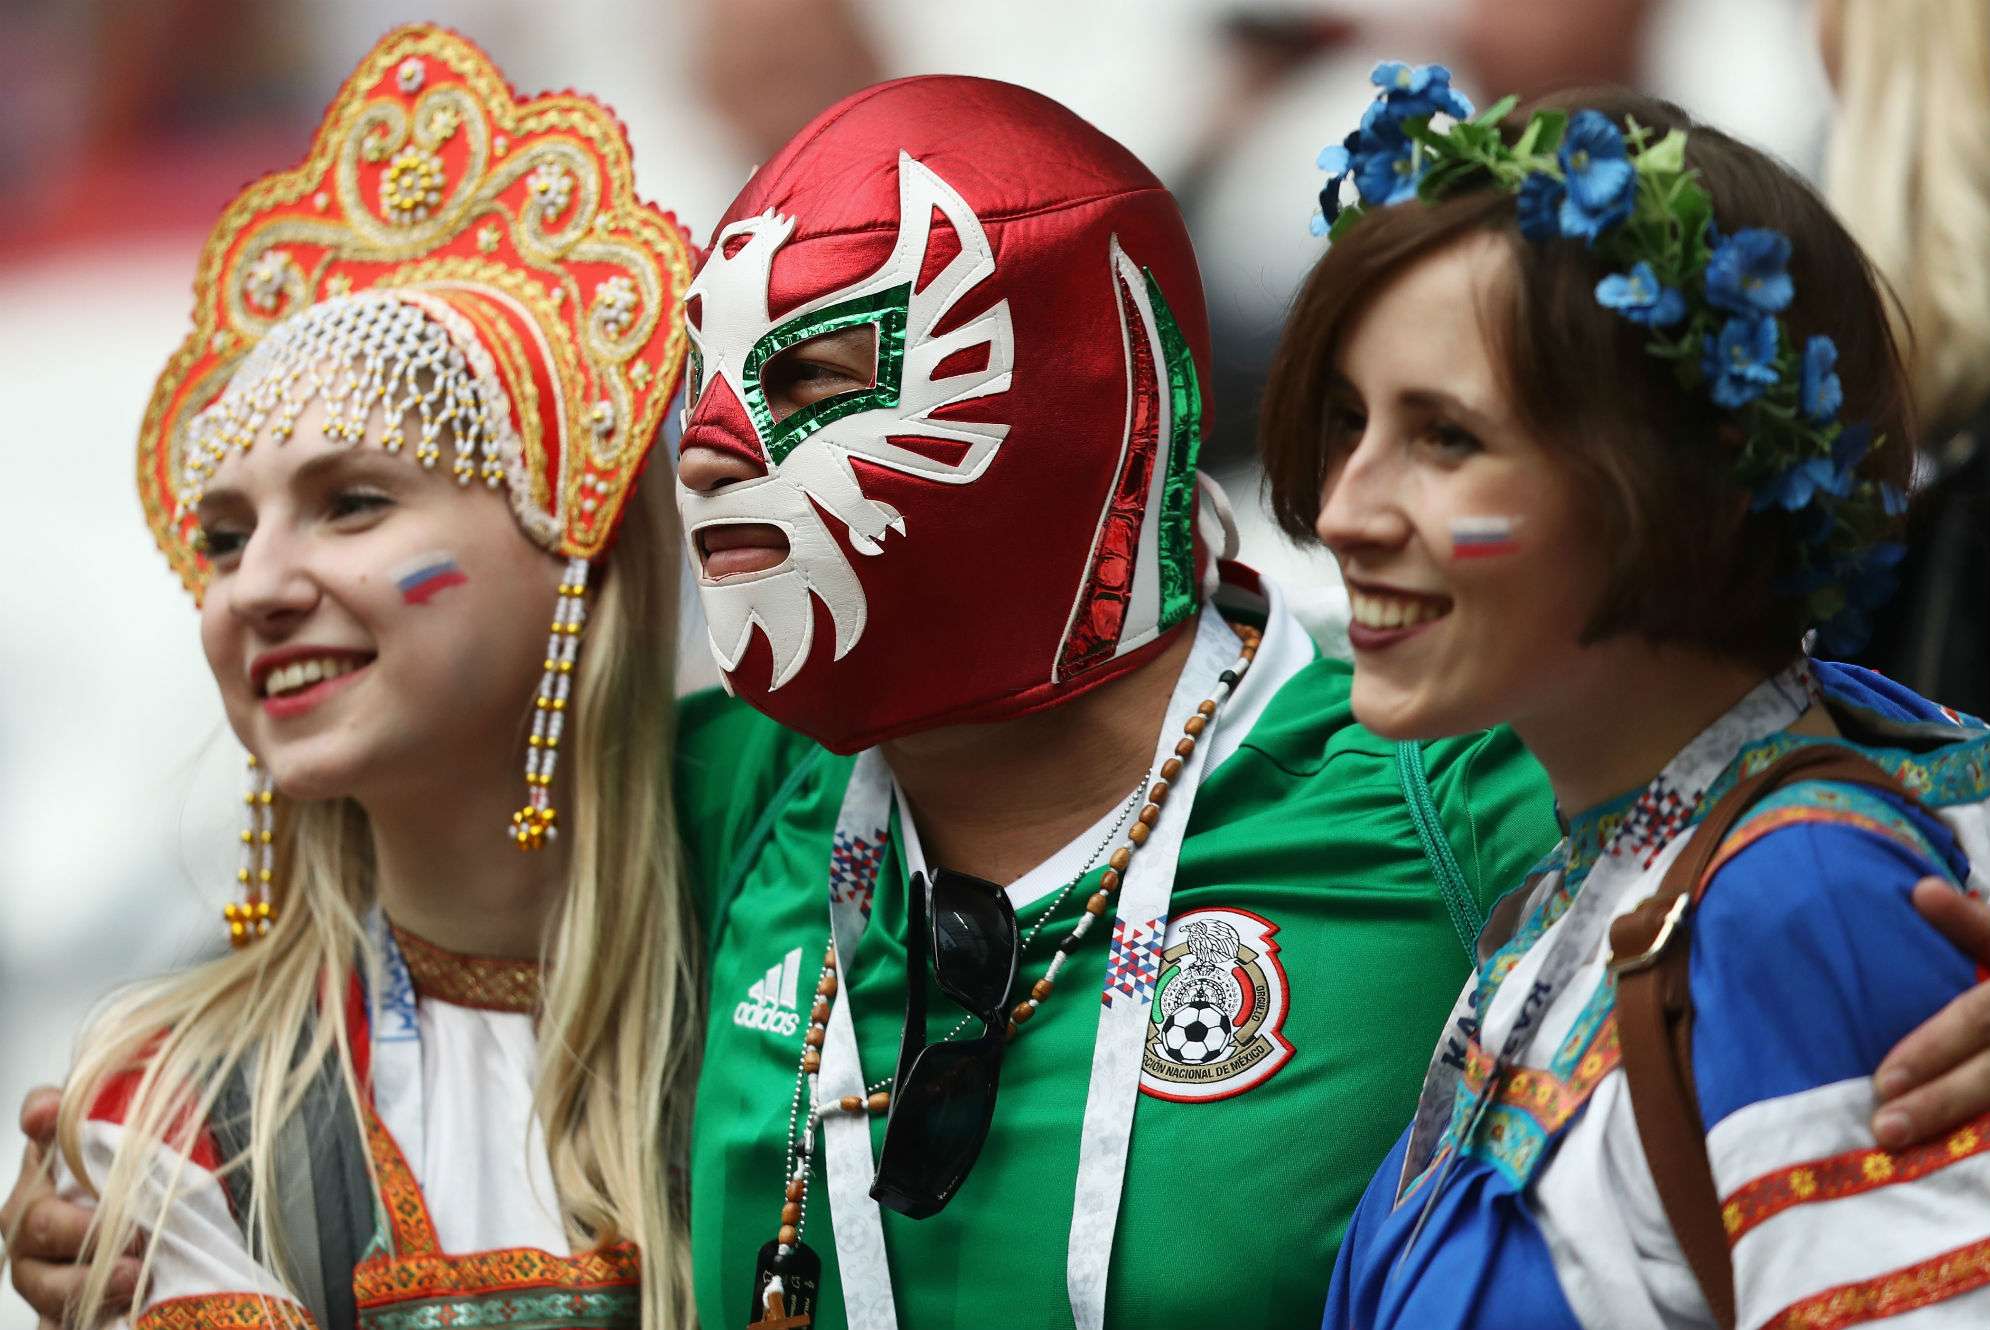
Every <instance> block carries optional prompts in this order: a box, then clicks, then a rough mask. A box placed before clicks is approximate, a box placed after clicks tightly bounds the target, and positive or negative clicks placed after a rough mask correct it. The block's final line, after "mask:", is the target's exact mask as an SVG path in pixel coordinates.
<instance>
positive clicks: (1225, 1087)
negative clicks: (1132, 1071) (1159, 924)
mask: <svg viewBox="0 0 1990 1330" xmlns="http://www.w3.org/2000/svg"><path fill="white" fill-rule="evenodd" d="M1277 932H1278V925H1277V924H1274V923H1272V922H1271V921H1269V920H1267V919H1261V918H1259V917H1258V916H1257V915H1255V914H1252V913H1251V912H1250V911H1249V910H1228V909H1223V908H1220V907H1212V908H1207V909H1201V910H1190V911H1189V912H1188V913H1186V914H1181V915H1177V916H1176V917H1175V918H1174V919H1172V920H1170V921H1169V923H1168V936H1167V939H1166V942H1165V943H1164V945H1163V947H1162V949H1161V975H1160V978H1159V980H1157V981H1156V984H1155V993H1154V1006H1153V1015H1152V1019H1151V1023H1150V1025H1149V1028H1148V1032H1147V1047H1146V1049H1145V1051H1144V1053H1143V1055H1142V1058H1141V1069H1140V1090H1141V1093H1142V1094H1150V1095H1153V1096H1154V1097H1155V1098H1157V1099H1173V1100H1176V1101H1178V1102H1184V1103H1194V1102H1198V1101H1201V1100H1204V1099H1228V1098H1229V1097H1230V1096H1231V1095H1238V1094H1242V1093H1243V1092H1244V1091H1246V1090H1248V1089H1250V1088H1251V1087H1252V1086H1255V1085H1262V1084H1263V1083H1264V1082H1265V1081H1267V1080H1269V1079H1271V1076H1272V1073H1274V1072H1276V1071H1277V1070H1278V1069H1279V1068H1280V1067H1282V1066H1284V1065H1285V1064H1286V1062H1287V1061H1288V1060H1289V1059H1290V1058H1291V1057H1292V1045H1291V1044H1288V1043H1287V1042H1285V1036H1284V1035H1283V1034H1281V1033H1280V1030H1281V1029H1282V1028H1283V1027H1284V1025H1285V1014H1286V1011H1287V1009H1288V1008H1289V1006H1290V994H1289V991H1288V988H1287V985H1286V981H1285V967H1284V966H1282V965H1280V964H1279V963H1278V943H1276V942H1274V941H1272V937H1273V935H1274V934H1276V933H1277Z"/></svg>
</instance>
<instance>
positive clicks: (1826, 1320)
mask: <svg viewBox="0 0 1990 1330" xmlns="http://www.w3.org/2000/svg"><path fill="white" fill-rule="evenodd" d="M1985 1284H1990V1238H1986V1239H1984V1240H1983V1241H1981V1242H1972V1243H1970V1244H1969V1245H1968V1246H1967V1247H1957V1248H1956V1249H1955V1250H1954V1251H1950V1252H1943V1253H1942V1254H1941V1255H1940V1256H1937V1257H1935V1258H1934V1259H1933V1260H1928V1261H1923V1262H1921V1263H1920V1264H1919V1265H1910V1266H1906V1267H1905V1268H1903V1269H1899V1270H1895V1271H1892V1272H1891V1273H1888V1274H1884V1275H1881V1276H1879V1277H1878V1278H1877V1279H1868V1280H1866V1281H1864V1282H1863V1283H1858V1284H1840V1285H1839V1286H1838V1287H1836V1288H1828V1289H1825V1290H1824V1292H1822V1293H1818V1294H1815V1295H1813V1296H1811V1297H1808V1298H1805V1299H1804V1300H1803V1301H1801V1302H1793V1303H1791V1304H1790V1305H1789V1306H1787V1307H1785V1308H1783V1310H1781V1311H1779V1312H1777V1313H1776V1314H1775V1315H1774V1316H1772V1317H1771V1318H1769V1320H1768V1321H1767V1322H1765V1323H1764V1324H1763V1327H1762V1330H1839V1327H1841V1326H1847V1325H1859V1324H1861V1323H1863V1322H1866V1321H1879V1320H1884V1319H1886V1318H1887V1317H1889V1316H1899V1315H1902V1314H1904V1313H1906V1312H1911V1311H1913V1310H1914V1309H1915V1308H1917V1307H1926V1306H1928V1305H1930V1304H1932V1303H1937V1302H1941V1301H1942V1300H1944V1299H1946V1298H1953V1297H1959V1296H1960V1295H1962V1294H1964V1293H1968V1292H1971V1291H1972V1290H1975V1289H1979V1288H1982V1287H1983V1286H1984V1285H1985Z"/></svg>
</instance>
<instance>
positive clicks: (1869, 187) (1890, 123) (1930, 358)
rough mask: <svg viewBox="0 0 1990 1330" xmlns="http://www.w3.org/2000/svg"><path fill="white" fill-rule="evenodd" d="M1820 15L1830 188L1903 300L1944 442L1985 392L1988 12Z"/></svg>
mask: <svg viewBox="0 0 1990 1330" xmlns="http://www.w3.org/2000/svg"><path fill="white" fill-rule="evenodd" d="M1821 18H1822V21H1823V24H1824V26H1825V28H1826V30H1827V31H1835V33H1836V35H1837V43H1836V45H1837V49H1838V95H1839V110H1838V119H1837V123H1836V125H1835V127H1834V129H1833V132H1832V138H1831V155H1830V162H1829V170H1828V193H1829V195H1830V199H1831V203H1832V206H1833V207H1834V208H1836V209H1837V211H1838V214H1839V215H1840V216H1841V217H1843V218H1844V219H1845V224H1846V226H1847V228H1848V229H1849V230H1850V231H1851V232H1852V234H1853V236H1854V237H1855V238H1857V240H1858V241H1859V243H1860V244H1861V245H1862V246H1863V247H1864V249H1865V251H1866V253H1867V254H1869V255H1871V256H1872V259H1873V262H1874V264H1875V265H1876V266H1877V267H1878V268H1879V270H1880V271H1881V272H1882V273H1883V274H1885V276H1886V278H1887V280H1888V281H1889V282H1890V283H1891V284H1892V286H1893V288H1894V290H1895V291H1896V292H1897V293H1898V295H1899V302H1900V307H1899V308H1898V309H1897V310H1896V311H1895V312H1896V314H1898V315H1899V316H1900V317H1901V319H1902V321H1903V323H1904V325H1905V326H1904V327H1902V328H1899V329H1896V331H1897V332H1898V333H1900V334H1901V341H1902V343H1903V345H1906V346H1907V347H1908V372H1909V377H1910V379H1911V380H1912V382H1913V385H1914V392H1915V396H1916V398H1917V403H1918V412H1917V414H1918V415H1919V416H1920V418H1921V419H1922V420H1923V421H1924V422H1925V423H1926V425H1927V426H1928V427H1929V428H1930V430H1931V431H1932V432H1931V434H1930V437H1931V438H1932V437H1940V435H1941V434H1943V433H1945V432H1946V431H1949V430H1952V429H1955V428H1957V427H1959V426H1960V425H1961V424H1962V423H1963V422H1964V421H1965V420H1967V419H1968V417H1969V415H1970V413H1971V412H1973V411H1975V410H1976V409H1977V408H1978V407H1980V406H1981V405H1982V404H1983V401H1984V399H1985V398H1986V397H1990V132H1986V125H1990V6H1986V5H1985V4H1984V0H1825V5H1824V11H1823V13H1822V15H1821ZM1909 330H1911V337H1910V336H1908V335H1907V334H1908V331H1909Z"/></svg>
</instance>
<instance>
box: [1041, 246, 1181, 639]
mask: <svg viewBox="0 0 1990 1330" xmlns="http://www.w3.org/2000/svg"><path fill="white" fill-rule="evenodd" d="M1113 281H1114V284H1115V285H1116V286H1117V287H1118V288H1119V298H1120V309H1121V311H1122V312H1123V313H1124V314H1125V316H1126V344H1127V362H1128V364H1129V366H1130V367H1131V369H1132V371H1133V375H1132V377H1133V398H1132V404H1131V405H1132V410H1131V419H1130V420H1129V421H1128V427H1127V448H1126V457H1125V459H1124V460H1123V461H1121V463H1120V468H1119V478H1118V479H1117V480H1116V481H1115V482H1114V485H1113V492H1112V502H1111V504H1110V505H1109V506H1108V507H1107V509H1106V514H1105V520H1104V521H1103V522H1101V523H1100V525H1099V538H1098V540H1097V541H1096V542H1094V544H1093V547H1092V566H1091V570H1090V571H1089V573H1088V574H1087V575H1086V578H1085V589H1084V591H1083V593H1082V594H1081V596H1080V597H1079V600H1078V611H1077V614H1076V616H1075V617H1074V618H1073V620H1072V624H1071V635H1070V637H1069V638H1068V639H1067V640H1066V642H1065V647H1064V655H1063V657H1062V658H1061V659H1060V660H1059V661H1058V662H1057V673H1058V677H1059V678H1065V679H1068V678H1070V677H1071V676H1072V675H1074V674H1082V673H1084V672H1085V671H1086V670H1087V669H1089V668H1091V667H1092V666H1094V665H1097V664H1099V663H1100V662H1101V661H1104V660H1110V659H1111V658H1112V654H1113V650H1114V649H1115V648H1116V647H1117V646H1118V645H1119V638H1120V631H1121V629H1122V628H1124V626H1125V624H1126V610H1127V605H1128V602H1129V600H1130V599H1131V598H1132V595H1133V574H1134V568H1135V565H1136V564H1137V563H1138V561H1139V557H1140V527H1141V523H1142V522H1143V521H1144V520H1145V518H1146V516H1147V492H1148V487H1149V485H1150V484H1151V482H1152V480H1153V477H1154V457H1155V454H1156V452H1157V451H1158V450H1159V447H1160V439H1161V385H1160V377H1159V375H1158V373H1157V371H1156V369H1155V366H1154V345H1153V343H1152V342H1151V341H1150V340H1149V339H1148V336H1147V328H1146V325H1145V324H1144V323H1143V322H1142V321H1141V318H1140V307H1139V306H1138V305H1137V304H1135V303H1134V301H1133V298H1132V296H1131V294H1130V293H1129V292H1128V291H1127V290H1126V282H1125V279H1124V278H1121V277H1119V276H1118V275H1116V274H1115V276H1114V279H1113Z"/></svg>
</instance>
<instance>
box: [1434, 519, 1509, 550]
mask: <svg viewBox="0 0 1990 1330" xmlns="http://www.w3.org/2000/svg"><path fill="white" fill-rule="evenodd" d="M1519 525H1520V522H1519V519H1517V518H1512V517H1460V518H1458V519H1457V520H1456V521H1454V522H1452V523H1451V557H1452V558H1454V559H1490V558H1494V557H1496V556H1498V555H1502V554H1512V553H1513V552H1514V551H1515V550H1517V549H1519V548H1520V541H1519V539H1518V538H1517V537H1516V536H1515V534H1514V532H1515V530H1516V529H1517V528H1518V527H1519Z"/></svg>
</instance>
